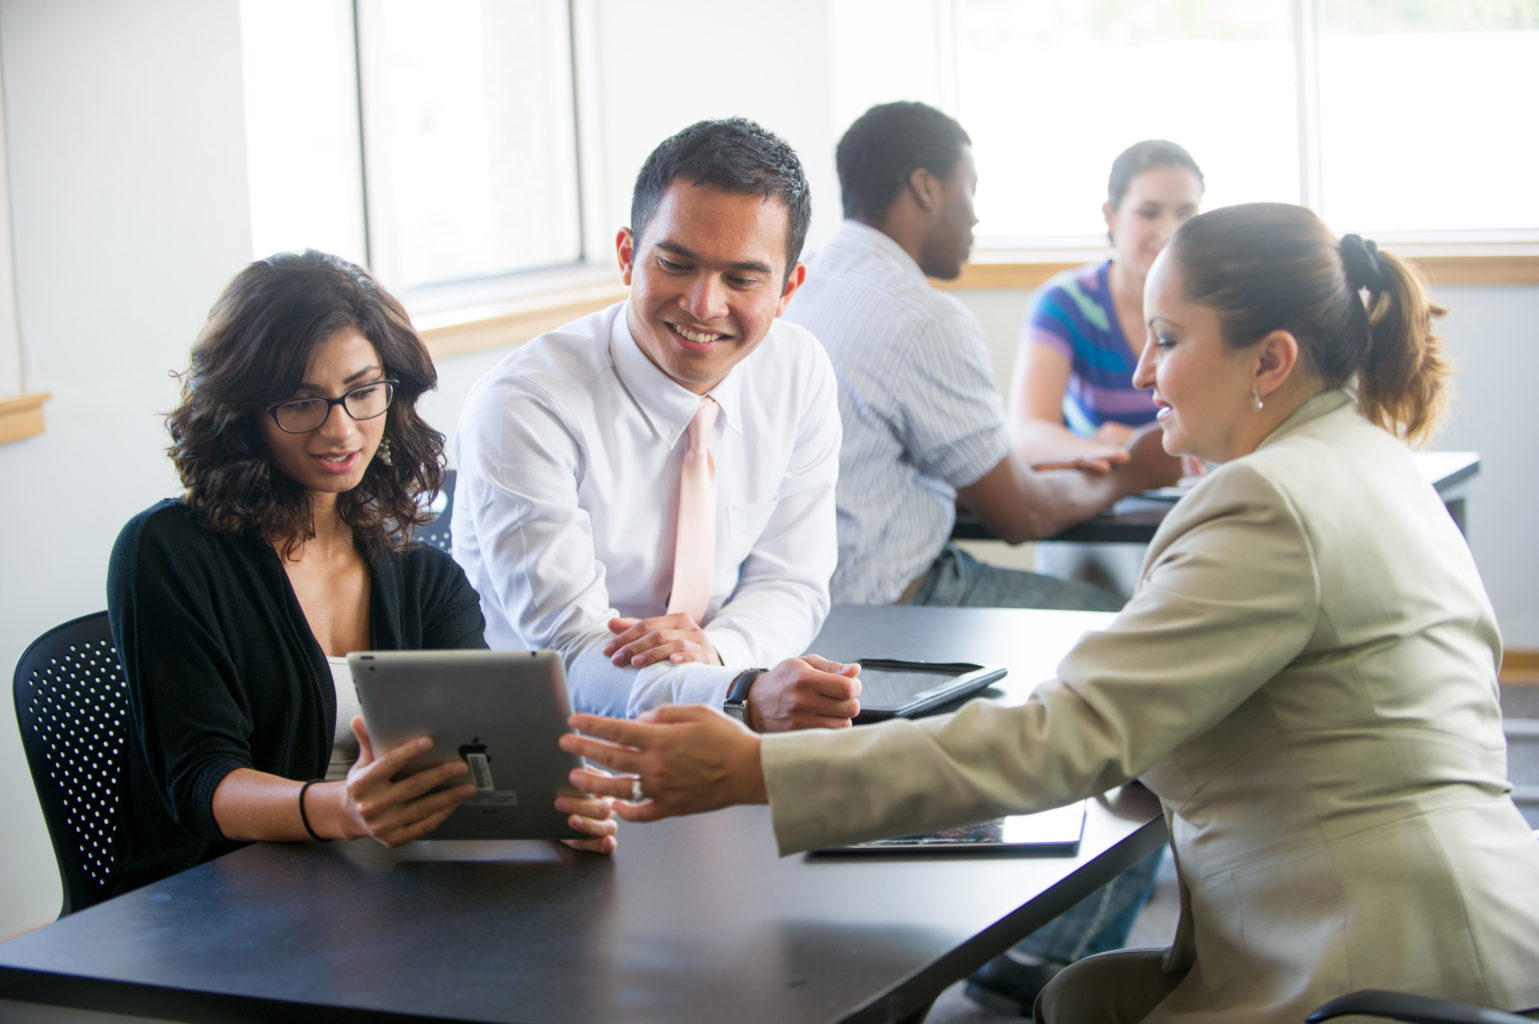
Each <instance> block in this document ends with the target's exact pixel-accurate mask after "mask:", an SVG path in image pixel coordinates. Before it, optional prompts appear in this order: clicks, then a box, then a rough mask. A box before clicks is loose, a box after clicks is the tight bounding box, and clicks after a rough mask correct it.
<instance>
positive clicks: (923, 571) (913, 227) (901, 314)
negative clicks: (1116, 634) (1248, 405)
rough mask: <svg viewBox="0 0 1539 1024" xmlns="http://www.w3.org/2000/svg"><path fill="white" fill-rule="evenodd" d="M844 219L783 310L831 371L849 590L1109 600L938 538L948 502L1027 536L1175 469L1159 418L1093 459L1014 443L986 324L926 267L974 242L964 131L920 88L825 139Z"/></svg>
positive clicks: (1066, 602)
mask: <svg viewBox="0 0 1539 1024" xmlns="http://www.w3.org/2000/svg"><path fill="white" fill-rule="evenodd" d="M838 167H839V184H840V188H841V191H842V193H843V199H844V216H845V221H844V223H843V224H842V225H841V226H840V228H839V231H838V233H837V234H835V236H834V238H833V239H832V241H830V242H829V244H828V245H826V246H825V247H824V248H823V249H821V250H820V251H819V252H818V253H817V254H816V256H815V257H813V258H812V260H811V261H810V266H811V273H810V274H809V276H808V279H807V286H806V287H805V288H802V289H801V290H800V291H798V292H797V295H796V299H795V301H793V302H792V303H791V305H790V308H789V309H788V310H787V312H786V319H788V320H791V321H793V322H795V323H798V324H801V325H802V326H803V327H806V328H807V329H808V330H810V331H811V332H812V333H813V334H814V335H816V336H817V338H818V340H819V341H821V342H822V343H823V345H824V347H825V348H827V349H828V352H829V355H830V356H832V358H833V361H834V366H835V367H836V368H837V369H838V372H839V411H840V413H841V415H842V417H843V421H844V445H843V450H842V452H841V453H840V460H839V488H838V506H839V567H838V569H836V570H835V572H834V578H833V584H832V590H833V596H834V600H835V601H838V602H840V603H848V604H893V603H910V604H941V605H959V604H962V605H988V606H1008V607H1027V608H1089V609H1098V610H1115V609H1117V608H1120V607H1121V602H1120V601H1117V600H1115V599H1114V598H1113V597H1112V596H1111V595H1109V594H1106V593H1104V592H1102V591H1100V590H1098V589H1095V588H1092V587H1088V586H1085V585H1083V584H1078V583H1071V582H1068V581H1065V580H1060V579H1055V578H1053V577H1050V576H1041V575H1038V574H1036V573H1030V572H1020V571H1013V570H1009V569H1002V568H999V567H996V566H991V565H988V564H986V563H983V562H979V561H978V560H976V559H974V558H972V557H971V556H969V555H968V554H967V553H965V552H964V551H962V550H961V549H960V548H958V547H956V546H954V545H953V544H951V543H950V536H951V530H952V526H953V524H954V522H955V519H956V504H957V500H958V498H959V497H960V499H961V503H962V504H963V505H965V506H967V507H968V508H969V509H970V510H972V511H973V512H974V513H976V514H977V515H978V517H979V518H980V519H982V520H983V522H984V524H985V525H986V526H987V527H988V528H989V530H990V531H991V532H992V533H993V534H994V536H996V537H999V538H1000V539H1002V540H1006V541H1009V542H1011V543H1015V542H1019V541H1024V540H1033V539H1039V538H1042V537H1048V536H1051V535H1052V534H1054V533H1057V532H1058V531H1060V530H1062V529H1064V528H1066V527H1068V526H1072V525H1073V524H1075V523H1078V522H1080V521H1082V520H1084V519H1088V518H1090V517H1091V516H1093V515H1095V514H1096V513H1097V512H1099V511H1100V510H1101V509H1103V508H1105V507H1106V506H1108V505H1110V504H1111V503H1112V502H1114V501H1116V500H1117V499H1118V498H1121V497H1123V496H1124V495H1128V494H1134V493H1137V492H1138V491H1141V490H1145V489H1146V488H1149V487H1155V486H1160V485H1163V484H1167V483H1174V482H1175V481H1176V479H1177V478H1178V477H1179V475H1180V464H1179V462H1178V461H1177V460H1176V459H1173V458H1171V457H1170V456H1168V455H1166V454H1165V452H1164V449H1163V447H1162V446H1161V444H1160V433H1159V431H1158V430H1154V431H1152V432H1147V431H1146V432H1145V433H1143V434H1141V435H1139V436H1138V437H1137V438H1135V440H1134V441H1133V443H1132V444H1131V445H1130V447H1129V449H1128V451H1126V452H1112V451H1108V453H1107V454H1108V459H1107V461H1108V463H1109V466H1108V468H1107V470H1106V471H1105V472H1090V471H1086V470H1082V469H1061V470H1052V471H1046V472H1039V471H1037V470H1035V469H1033V467H1032V465H1031V464H1030V463H1029V462H1027V460H1025V459H1024V458H1023V457H1022V456H1020V455H1019V454H1017V453H1016V452H1014V451H1013V450H1012V449H1011V445H1010V439H1009V430H1008V428H1007V426H1006V423H1005V412H1004V404H1003V401H1002V400H1001V398H1000V393H999V388H998V387H997V386H996V385H995V383H994V372H993V363H992V360H991V358H990V355H989V342H988V338H987V336H986V335H985V334H984V332H983V325H982V324H980V323H979V322H978V318H977V317H976V316H974V315H973V314H972V312H971V311H970V310H968V308H967V307H966V306H964V305H962V303H961V302H959V301H958V300H957V299H955V298H954V297H952V296H950V295H948V294H946V293H945V292H942V291H940V290H938V289H936V288H933V287H931V285H930V284H929V282H927V281H926V280H925V278H926V277H934V278H941V279H946V280H949V279H952V278H955V277H957V276H958V275H959V274H960V273H961V272H962V264H963V263H964V262H966V260H967V255H968V253H969V252H970V251H971V249H972V242H973V237H972V229H973V225H974V224H976V223H977V222H978V218H977V217H976V216H975V215H974V213H973V190H974V188H975V187H976V185H977V181H978V174H977V171H976V169H975V168H974V166H973V154H972V144H971V141H970V139H969V138H968V135H967V133H966V132H965V131H964V130H963V129H962V126H961V125H959V124H957V122H956V121H954V120H952V119H951V118H950V117H947V116H946V115H945V114H943V113H941V112H940V111H938V110H936V109H934V108H933V107H928V106H926V105H924V104H922V103H888V104H883V105H881V106H877V107H873V108H872V109H871V110H869V111H867V112H866V113H865V114H864V115H862V116H861V118H860V119H859V120H857V121H856V122H855V123H854V124H853V125H852V126H851V127H850V129H849V130H848V131H847V132H846V133H845V135H844V137H843V138H842V139H841V140H840V142H839V149H838Z"/></svg>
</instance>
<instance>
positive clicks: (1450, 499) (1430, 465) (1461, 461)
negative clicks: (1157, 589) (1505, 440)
mask: <svg viewBox="0 0 1539 1024" xmlns="http://www.w3.org/2000/svg"><path fill="white" fill-rule="evenodd" d="M1412 455H1413V456H1414V457H1415V459H1416V462H1417V464H1418V465H1419V466H1420V467H1421V470H1422V473H1423V475H1424V476H1425V477H1426V478H1427V482H1428V483H1430V484H1431V485H1432V486H1433V487H1435V488H1437V492H1438V496H1439V497H1441V498H1442V499H1443V504H1444V505H1446V506H1447V507H1448V514H1449V515H1451V516H1452V517H1453V521H1454V522H1455V523H1457V524H1458V526H1459V530H1460V532H1463V531H1464V514H1465V501H1466V500H1467V498H1468V493H1467V492H1468V484H1469V481H1470V480H1471V479H1473V478H1474V477H1475V475H1476V474H1478V473H1479V472H1480V455H1479V454H1478V453H1476V452H1413V453H1412ZM1174 505H1175V498H1174V497H1173V496H1166V497H1158V498H1149V497H1143V496H1140V495H1135V496H1133V497H1130V498H1123V499H1122V500H1121V501H1119V502H1117V503H1116V504H1115V505H1113V506H1112V507H1111V508H1109V509H1107V510H1106V511H1105V512H1102V513H1101V514H1100V515H1098V516H1095V517H1094V518H1091V519H1087V520H1085V521H1084V522H1083V523H1079V524H1077V525H1075V526H1071V527H1069V528H1068V529H1067V530H1064V531H1063V532H1062V533H1058V534H1055V535H1054V536H1052V537H1049V538H1045V539H1048V540H1055V541H1058V540H1069V541H1079V542H1083V543H1098V544H1147V543H1149V541H1151V540H1153V539H1154V531H1155V530H1158V529H1159V528H1160V523H1162V522H1164V521H1165V516H1166V514H1167V513H1169V512H1170V510H1171V508H1172V507H1173V506H1174ZM951 536H952V538H953V539H955V540H994V539H995V538H994V535H993V533H991V532H990V531H989V528H988V527H986V526H984V525H983V522H982V520H980V519H979V518H978V517H977V516H976V515H973V514H972V513H971V512H968V511H965V510H959V511H958V513H957V520H956V525H955V526H954V527H953V528H952V531H951Z"/></svg>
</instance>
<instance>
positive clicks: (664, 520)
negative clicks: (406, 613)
mask: <svg viewBox="0 0 1539 1024" xmlns="http://www.w3.org/2000/svg"><path fill="white" fill-rule="evenodd" d="M626 308H627V304H626V303H624V302H621V303H619V304H617V305H614V306H611V307H609V308H608V309H605V310H601V311H600V312H597V313H594V314H592V315H590V316H587V317H585V318H583V319H582V320H579V321H577V322H575V323H572V324H568V325H566V326H565V327H562V328H560V329H559V330H556V331H551V332H549V333H547V334H543V335H541V336H540V337H538V338H535V339H534V340H532V341H530V342H528V343H527V344H525V345H523V346H521V347H519V348H518V349H516V350H515V351H514V352H513V353H512V354H510V355H509V356H508V357H507V358H506V359H504V360H503V361H502V362H501V363H499V364H498V365H497V366H496V367H495V368H494V369H492V371H491V372H490V373H488V374H487V375H486V376H485V377H483V378H481V380H480V381H478V382H477V383H476V385H475V387H474V388H472V389H471V392H470V395H469V397H468V398H467V399H466V402H465V408H464V411H463V412H462V414H461V416H460V424H459V430H458V433H457V434H456V437H455V442H454V452H455V464H456V466H457V467H458V471H459V476H458V481H457V483H456V485H455V494H454V518H453V522H452V526H451V529H452V532H453V537H454V557H455V560H456V561H458V562H459V563H460V565H461V566H463V567H464V569H465V574H466V575H467V576H468V577H469V578H470V582H471V584H472V585H473V586H474V587H475V588H476V590H477V592H479V593H480V595H481V608H482V611H483V613H484V614H485V616H486V639H487V642H488V643H489V644H490V645H491V646H492V647H494V648H505V649H516V648H528V649H533V648H553V649H555V650H557V651H560V652H561V655H562V658H563V661H564V662H565V665H566V671H567V677H568V686H569V688H570V691H571V695H572V701H573V704H574V705H575V706H576V707H577V708H578V709H579V710H584V711H593V712H599V713H603V714H610V715H635V714H637V713H638V712H640V711H644V710H646V709H647V708H651V707H656V706H658V705H661V704H674V703H696V702H699V703H706V704H713V705H718V706H719V705H720V704H721V702H722V701H723V700H724V699H725V697H726V692H727V687H728V685H729V684H730V683H731V681H732V679H733V678H734V677H735V676H736V675H737V673H738V672H739V671H741V669H743V668H747V667H752V666H769V665H773V664H774V663H776V662H778V661H781V660H783V659H785V658H788V657H792V656H794V655H797V654H801V653H803V652H805V651H806V649H807V644H809V643H810V642H811V641H812V638H813V637H814V636H815V635H817V631H818V629H819V627H821V625H822V623H823V619H824V617H825V616H826V615H827V614H828V606H829V598H828V578H829V575H830V573H832V572H833V567H834V562H835V559H836V557H837V552H836V545H835V533H834V483H835V477H836V474H837V470H838V454H839V438H840V429H839V413H838V407H837V404H836V400H835V387H834V376H833V369H832V367H831V366H830V365H829V362H828V356H827V355H826V354H825V353H824V351H823V349H822V347H821V346H820V345H819V344H818V343H817V340H816V339H814V338H813V337H812V335H810V334H808V333H807V332H806V331H804V330H802V329H801V328H799V327H796V326H794V325H791V324H787V323H784V322H782V321H779V320H777V321H776V322H775V323H774V325H773V326H772V327H771V328H770V331H769V333H768V335H767V336H766V337H765V338H764V340H763V341H762V342H761V343H760V344H759V346H758V347H757V348H756V349H755V350H754V351H753V352H751V353H749V355H748V356H747V357H745V358H744V359H743V361H742V362H740V363H738V364H737V366H735V367H734V368H733V369H732V371H731V372H730V373H728V374H727V376H726V378H725V379H724V380H723V381H722V382H721V383H720V384H718V385H717V386H716V387H715V388H714V389H712V390H711V392H710V395H711V397H712V398H714V399H715V400H716V402H717V403H718V404H719V405H720V406H721V415H720V416H719V417H718V419H717V423H716V426H715V428H714V430H713V431H712V439H711V451H712V454H713V457H714V459H715V462H716V515H717V527H716V556H715V567H714V573H713V576H712V582H711V598H710V602H709V604H708V606H707V610H706V614H705V622H704V623H703V625H704V628H705V634H706V636H707V637H708V638H709V639H710V641H711V643H712V644H713V645H714V646H715V647H716V650H717V653H718V654H720V655H721V658H722V661H723V663H724V665H722V666H716V665H710V666H707V665H701V664H698V663H687V664H684V665H671V664H668V663H667V662H664V663H662V664H657V665H649V666H647V667H646V668H643V669H635V668H630V667H616V666H614V665H612V664H611V663H610V661H609V659H608V658H607V657H605V656H604V654H603V653H602V649H603V647H604V645H605V644H607V643H608V642H609V640H610V638H611V637H612V635H613V634H611V633H610V631H609V629H608V627H607V622H608V620H609V619H610V618H612V617H614V616H616V615H620V616H636V617H640V618H645V617H648V616H655V615H662V614H664V612H665V609H666V606H667V598H668V589H669V586H670V585H671V583H672V574H673V554H674V526H675V517H676V515H677V510H678V478H679V471H680V467H681V465H682V459H683V451H684V447H685V444H686V437H685V431H686V428H687V427H688V425H689V421H690V419H691V418H692V417H693V416H694V414H695V410H696V409H697V408H698V407H699V405H700V396H699V395H696V394H694V393H692V392H690V391H688V390H686V389H685V388H684V387H683V386H681V385H679V384H678V383H676V382H675V381H673V380H672V379H671V378H669V377H668V376H667V375H666V374H664V373H663V372H662V371H661V370H659V369H658V368H657V367H656V366H654V365H653V364H652V362H651V361H650V360H649V359H648V358H647V357H646V355H645V354H644V353H643V352H642V351H641V349H640V348H638V347H637V345H636V343H635V341H634V340H633V339H632V338H631V334H630V330H629V328H628V327H627V325H626V315H625V314H626Z"/></svg>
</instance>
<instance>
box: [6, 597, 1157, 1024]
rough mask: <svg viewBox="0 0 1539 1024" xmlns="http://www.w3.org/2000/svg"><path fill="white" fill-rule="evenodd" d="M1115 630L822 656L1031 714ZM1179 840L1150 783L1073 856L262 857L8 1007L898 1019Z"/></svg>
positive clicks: (105, 928) (757, 835) (731, 824)
mask: <svg viewBox="0 0 1539 1024" xmlns="http://www.w3.org/2000/svg"><path fill="white" fill-rule="evenodd" d="M1107 618H1108V617H1107V616H1104V615H1097V614H1091V613H1073V612H1036V611H1018V610H1006V609H949V608H947V609H936V608H838V609H835V613H834V614H833V615H832V616H830V619H829V622H828V625H827V626H826V627H825V629H824V633H823V635H822V636H821V637H820V638H819V641H818V643H817V644H816V645H815V649H819V650H821V651H822V652H823V653H826V654H828V655H830V656H832V657H838V658H849V657H852V656H856V655H866V656H871V655H876V654H886V655H890V656H897V657H924V658H931V659H935V660H947V659H951V658H956V657H962V656H966V657H969V658H971V659H974V660H982V661H990V662H998V663H1004V664H1006V665H1009V666H1010V667H1011V675H1010V676H1009V677H1007V684H1008V690H1009V692H1010V693H1011V694H1012V695H1022V694H1024V693H1025V692H1027V691H1028V690H1029V688H1030V684H1031V682H1034V681H1035V680H1036V679H1038V678H1041V677H1042V676H1045V675H1048V674H1050V672H1051V668H1052V665H1053V664H1054V663H1055V662H1056V660H1057V659H1058V657H1059V656H1060V655H1061V654H1062V653H1063V652H1064V651H1065V650H1067V648H1068V647H1069V646H1070V645H1071V644H1072V643H1073V640H1074V638H1076V637H1077V636H1078V635H1079V634H1080V633H1081V632H1082V631H1083V630H1085V629H1086V628H1095V627H1097V626H1099V625H1100V624H1101V623H1103V622H1104V621H1106V620H1107ZM1164 835H1165V832H1164V824H1163V820H1162V819H1160V818H1159V817H1158V807H1157V802H1156V801H1155V800H1154V799H1153V798H1152V797H1151V796H1150V795H1149V794H1148V793H1145V792H1143V791H1141V790H1138V789H1136V788H1134V789H1131V790H1128V791H1124V792H1122V793H1119V794H1116V797H1115V799H1114V800H1112V801H1109V802H1092V803H1091V805H1090V812H1089V814H1088V817H1087V820H1086V830H1085V837H1084V840H1083V841H1082V843H1081V847H1080V852H1079V855H1078V856H1076V857H1019V856H1009V857H988V856H977V855H969V856H954V855H953V856H945V855H934V856H928V855H927V856H913V855H893V856H884V857H875V858H865V857H862V858H837V857H811V858H809V857H804V856H795V857H788V858H783V859H782V858H778V857H777V856H776V855H775V852H774V842H773V837H772V834H771V831H770V825H769V816H768V811H767V809H766V808H762V807H750V808H735V809H732V810H729V811H725V812H720V813H717V814H711V815H702V816H700V817H696V818H690V819H680V820H676V821H671V822H663V823H658V824H653V825H634V826H633V825H627V826H624V827H623V828H622V830H621V841H620V851H619V852H618V853H617V854H616V855H615V856H614V857H612V858H603V857H596V856H591V855H585V854H577V853H574V852H572V851H569V850H567V849H565V848H564V847H559V846H555V845H553V844H544V843H465V842H437V843H417V844H414V845H412V846H409V847H407V848H405V849H403V850H399V851H387V850H385V849H383V848H381V847H378V846H377V845H375V844H372V843H370V842H368V841H357V842H352V843H330V844H311V843H294V844H256V845H253V846H250V847H247V848H245V849H243V850H240V851H237V852H236V853H234V854H231V855H230V856H228V857H224V858H222V859H220V860H217V861H214V862H211V863H209V864H205V865H202V866H200V867H198V868H194V869H193V870H191V871H187V872H183V873H182V874H180V875H177V876H175V877H173V878H169V879H166V880H164V881H161V882H158V883H156V884H155V885H152V886H147V887H145V888H144V889H140V890H138V891H136V892H133V893H129V894H128V895H126V896H123V897H119V898H118V899H115V900H111V901H108V902H107V903H104V904H101V905H100V906H97V907H93V908H91V909H89V910H85V911H82V912H81V913H79V914H75V915H73V916H71V917H68V918H65V919H64V920H62V921H59V922H56V923H54V924H52V925H49V926H48V927H46V928H43V929H40V930H39V931H36V932H33V933H31V934H29V935H24V936H21V937H20V938H17V939H13V940H11V941H10V942H7V943H4V944H0V999H9V1000H34V1001H37V1002H46V1003H58V1004H63V1005H67V1006H79V1007H86V1008H94V1009H110V1010H114V1011H117V1012H119V1013H136V1014H143V1015H147V1016H161V1017H166V1018H171V1019H183V1020H208V1021H240V1020H270V1019H275V1018H278V1017H280V1016H281V1017H283V1018H285V1019H293V1020H328V1021H335V1020H338V1019H344V1018H343V1016H342V1013H343V1012H345V1013H346V1014H347V1016H346V1017H345V1019H348V1020H361V1021H398V1020H479V1021H561V1022H567V1021H579V1020H593V1021H609V1020H613V1021H667V1022H679V1021H690V1020H701V1021H720V1020H732V1021H735V1022H738V1024H748V1022H753V1021H774V1022H784V1021H798V1022H802V1021H808V1022H813V1021H891V1020H899V1019H901V1018H902V1017H904V1016H906V1015H907V1014H909V1013H911V1012H913V1011H914V1010H916V1009H918V1008H919V1007H921V1006H923V1005H925V1004H926V1003H927V1002H928V1001H929V1000H930V999H932V998H934V996H935V995H936V994H937V993H939V992H940V990H941V989H942V988H944V987H945V986H946V985H948V984H949V983H951V982H952V981H954V980H955V979H956V978H958V977H960V976H962V975H963V974H965V973H967V972H968V971H969V970H971V969H973V968H975V967H977V966H979V965H980V964H982V963H983V962H984V961H985V960H987V959H988V958H989V957H990V956H993V955H995V954H997V953H999V952H1001V951H1002V950H1004V949H1005V948H1006V947H1007V946H1009V945H1010V944H1011V943H1012V942H1014V941H1015V940H1017V939H1019V938H1020V937H1022V936H1024V935H1025V934H1027V933H1029V932H1030V931H1032V930H1033V929H1034V928H1036V927H1037V926H1038V925H1040V924H1041V923H1043V922H1044V921H1047V920H1049V919H1050V918H1052V917H1053V916H1055V915H1056V914H1057V913H1059V912H1060V911H1062V910H1063V909H1065V908H1067V907H1068V906H1070V905H1072V904H1073V903H1074V902H1076V901H1077V900H1078V899H1079V898H1080V897H1082V896H1083V895H1085V894H1086V893H1088V892H1089V891H1091V890H1092V889H1094V888H1095V887H1096V886H1098V885H1100V884H1101V883H1102V882H1103V881H1105V880H1106V879H1108V878H1110V877H1112V876H1113V875H1115V874H1116V873H1117V872H1120V871H1121V870H1123V869H1124V868H1126V867H1127V866H1129V865H1131V864H1132V863H1133V862H1135V861H1137V860H1138V859H1140V858H1141V857H1143V856H1144V855H1145V854H1147V853H1148V852H1149V851H1150V850H1152V849H1154V848H1155V847H1156V846H1158V845H1159V843H1160V842H1162V841H1163V840H1164ZM17 1005H18V1004H15V1003H13V1004H11V1006H12V1007H13V1008H15V1007H16V1006H17ZM4 1013H5V1004H4V1003H0V1016H3V1015H4Z"/></svg>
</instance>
